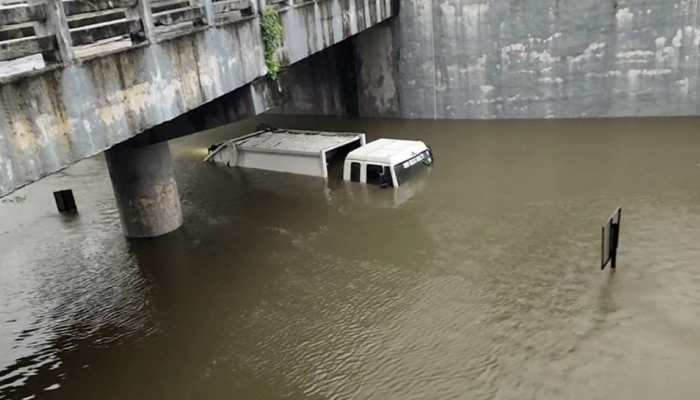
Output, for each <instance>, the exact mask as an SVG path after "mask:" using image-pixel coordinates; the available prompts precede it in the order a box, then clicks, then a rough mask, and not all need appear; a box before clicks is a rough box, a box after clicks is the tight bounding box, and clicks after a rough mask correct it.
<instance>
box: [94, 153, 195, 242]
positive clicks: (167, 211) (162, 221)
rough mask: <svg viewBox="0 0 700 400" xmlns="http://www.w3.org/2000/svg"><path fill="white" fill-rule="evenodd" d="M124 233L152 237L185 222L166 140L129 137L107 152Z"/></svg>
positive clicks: (135, 236) (128, 235)
mask: <svg viewBox="0 0 700 400" xmlns="http://www.w3.org/2000/svg"><path fill="white" fill-rule="evenodd" d="M105 156H106V159H107V167H108V168H109V175H110V177H111V178H112V187H113V188H114V196H115V197H116V200H117V207H118V208H119V215H120V217H121V222H122V227H123V229H124V235H125V236H126V237H129V238H151V237H156V236H160V235H164V234H166V233H168V232H172V231H174V230H176V229H177V228H179V227H180V226H181V225H182V210H181V208H180V196H179V194H178V191H177V182H176V181H175V173H174V170H173V161H172V157H171V156H170V148H169V147H168V143H167V142H163V143H157V144H152V145H148V146H143V145H141V144H140V143H138V142H137V141H134V140H129V141H126V142H124V143H121V144H118V145H116V146H114V147H112V148H111V149H109V150H107V151H106V152H105Z"/></svg>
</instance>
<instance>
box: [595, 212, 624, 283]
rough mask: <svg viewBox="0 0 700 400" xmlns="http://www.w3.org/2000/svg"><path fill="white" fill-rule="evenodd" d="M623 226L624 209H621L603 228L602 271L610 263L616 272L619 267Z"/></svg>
mask: <svg viewBox="0 0 700 400" xmlns="http://www.w3.org/2000/svg"><path fill="white" fill-rule="evenodd" d="M621 224H622V207H619V208H618V209H617V210H615V212H614V213H613V215H612V216H610V218H609V219H608V221H607V223H606V224H605V226H603V236H602V243H601V265H600V267H601V268H600V269H601V270H602V269H605V266H606V265H607V264H608V262H610V267H611V268H612V269H613V270H615V267H616V266H617V247H618V244H619V241H620V226H621Z"/></svg>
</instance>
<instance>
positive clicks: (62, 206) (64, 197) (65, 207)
mask: <svg viewBox="0 0 700 400" xmlns="http://www.w3.org/2000/svg"><path fill="white" fill-rule="evenodd" d="M53 198H54V200H56V208H58V212H60V213H77V212H78V207H77V206H76V205H75V197H73V191H72V190H70V189H68V190H59V191H58V192H53Z"/></svg>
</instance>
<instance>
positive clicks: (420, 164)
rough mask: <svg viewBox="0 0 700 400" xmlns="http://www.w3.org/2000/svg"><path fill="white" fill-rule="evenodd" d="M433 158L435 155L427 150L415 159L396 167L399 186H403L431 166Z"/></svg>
mask: <svg viewBox="0 0 700 400" xmlns="http://www.w3.org/2000/svg"><path fill="white" fill-rule="evenodd" d="M432 157H433V155H432V153H431V152H430V150H426V151H424V152H422V153H420V154H418V155H417V156H415V157H413V158H410V159H408V160H406V161H404V162H401V163H398V164H396V165H395V166H394V171H395V172H396V180H397V181H398V183H399V185H401V184H403V183H404V182H406V181H407V180H408V179H410V178H411V177H412V176H413V175H416V174H417V173H418V172H420V171H421V170H424V169H426V168H427V167H428V166H429V165H431V164H432V162H433V158H432Z"/></svg>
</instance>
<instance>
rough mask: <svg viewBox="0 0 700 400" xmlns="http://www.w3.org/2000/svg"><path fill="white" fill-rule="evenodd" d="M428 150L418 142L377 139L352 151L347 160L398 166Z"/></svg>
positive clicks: (423, 144)
mask: <svg viewBox="0 0 700 400" xmlns="http://www.w3.org/2000/svg"><path fill="white" fill-rule="evenodd" d="M427 149H428V147H427V146H426V145H425V143H423V142H421V141H418V140H399V139H377V140H375V141H373V142H370V143H367V145H365V146H362V147H360V148H358V149H355V150H353V151H351V152H350V153H349V154H348V156H347V159H348V160H354V161H365V162H373V163H378V164H389V165H396V164H398V163H400V162H404V161H406V160H408V159H410V158H411V157H413V156H415V155H417V154H420V153H422V152H424V151H425V150H427Z"/></svg>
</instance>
